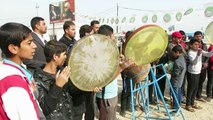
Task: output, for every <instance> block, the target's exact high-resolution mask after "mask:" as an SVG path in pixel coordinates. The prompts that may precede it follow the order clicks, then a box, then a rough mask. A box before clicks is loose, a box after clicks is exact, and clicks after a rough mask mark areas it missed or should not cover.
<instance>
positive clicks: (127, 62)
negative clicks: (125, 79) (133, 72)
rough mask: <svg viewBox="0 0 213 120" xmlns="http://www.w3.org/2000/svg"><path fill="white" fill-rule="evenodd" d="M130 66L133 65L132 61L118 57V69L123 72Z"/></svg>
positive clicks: (122, 56)
mask: <svg viewBox="0 0 213 120" xmlns="http://www.w3.org/2000/svg"><path fill="white" fill-rule="evenodd" d="M131 65H135V63H134V61H133V60H132V59H125V57H124V55H123V54H121V55H120V68H121V71H123V70H124V69H125V68H128V67H129V66H131Z"/></svg>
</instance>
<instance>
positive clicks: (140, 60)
mask: <svg viewBox="0 0 213 120" xmlns="http://www.w3.org/2000/svg"><path fill="white" fill-rule="evenodd" d="M167 45H168V34H167V33H166V31H165V30H164V29H162V28H161V27H159V26H157V25H145V26H142V27H140V28H138V29H136V30H135V31H134V32H133V33H132V34H131V35H130V37H128V39H127V41H126V42H125V44H124V47H123V49H124V55H125V57H126V59H132V60H133V61H134V62H135V63H136V65H139V66H141V65H145V64H149V63H152V62H153V61H155V60H157V59H158V58H160V57H161V56H162V55H163V53H164V51H165V50H166V48H167Z"/></svg>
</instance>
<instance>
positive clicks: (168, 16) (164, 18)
mask: <svg viewBox="0 0 213 120" xmlns="http://www.w3.org/2000/svg"><path fill="white" fill-rule="evenodd" d="M163 20H164V22H166V23H168V22H170V21H171V15H170V14H169V13H167V14H165V15H164V16H163Z"/></svg>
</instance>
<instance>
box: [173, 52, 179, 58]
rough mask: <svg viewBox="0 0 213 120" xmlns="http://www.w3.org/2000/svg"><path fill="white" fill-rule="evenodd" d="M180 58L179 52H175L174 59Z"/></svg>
mask: <svg viewBox="0 0 213 120" xmlns="http://www.w3.org/2000/svg"><path fill="white" fill-rule="evenodd" d="M179 56H180V53H179V51H176V52H174V51H173V57H174V58H175V59H176V58H178V57H179Z"/></svg>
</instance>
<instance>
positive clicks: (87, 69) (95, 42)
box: [68, 34, 120, 91]
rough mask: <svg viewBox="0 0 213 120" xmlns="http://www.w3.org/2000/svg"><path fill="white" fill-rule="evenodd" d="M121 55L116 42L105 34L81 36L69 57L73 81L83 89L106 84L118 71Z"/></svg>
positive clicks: (89, 89) (86, 89)
mask: <svg viewBox="0 0 213 120" xmlns="http://www.w3.org/2000/svg"><path fill="white" fill-rule="evenodd" d="M119 56H120V55H119V51H118V48H117V46H116V44H115V42H114V41H112V40H111V39H110V38H109V37H107V36H105V35H99V34H93V35H90V36H85V37H83V38H81V39H80V40H79V41H78V42H77V43H76V44H75V45H74V46H73V48H72V51H71V54H70V57H69V63H68V65H69V66H70V68H71V75H70V79H71V81H72V83H73V84H74V85H75V86H76V87H77V88H79V89H81V90H83V91H93V90H94V88H96V87H104V86H106V85H107V84H109V83H110V82H111V81H112V79H113V77H114V76H115V74H116V72H117V71H118V68H119V62H120V61H119V60H120V59H119Z"/></svg>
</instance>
